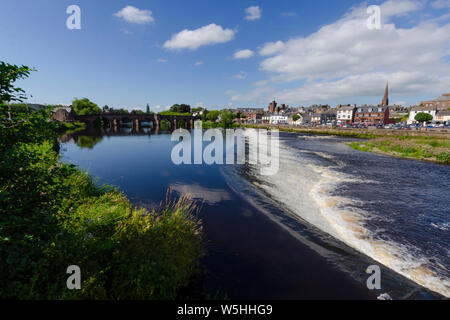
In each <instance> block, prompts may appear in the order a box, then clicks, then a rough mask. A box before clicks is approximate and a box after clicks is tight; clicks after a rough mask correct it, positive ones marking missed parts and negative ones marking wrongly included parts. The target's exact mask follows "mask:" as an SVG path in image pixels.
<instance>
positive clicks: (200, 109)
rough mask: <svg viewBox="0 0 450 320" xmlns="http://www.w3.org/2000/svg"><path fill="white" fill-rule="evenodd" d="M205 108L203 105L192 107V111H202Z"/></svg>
mask: <svg viewBox="0 0 450 320" xmlns="http://www.w3.org/2000/svg"><path fill="white" fill-rule="evenodd" d="M203 109H204V108H202V107H197V108H192V109H191V113H195V112H200V111H202V110H203Z"/></svg>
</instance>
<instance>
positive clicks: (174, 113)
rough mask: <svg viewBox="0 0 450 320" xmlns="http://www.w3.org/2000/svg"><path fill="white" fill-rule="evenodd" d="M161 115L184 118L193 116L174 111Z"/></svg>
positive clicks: (161, 113)
mask: <svg viewBox="0 0 450 320" xmlns="http://www.w3.org/2000/svg"><path fill="white" fill-rule="evenodd" d="M159 114H160V115H163V116H182V117H190V116H191V114H190V113H189V112H187V113H181V112H174V111H170V110H168V111H161V112H160V113H159Z"/></svg>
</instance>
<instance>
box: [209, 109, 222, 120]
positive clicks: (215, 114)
mask: <svg viewBox="0 0 450 320" xmlns="http://www.w3.org/2000/svg"><path fill="white" fill-rule="evenodd" d="M219 116H220V111H218V110H213V111H209V112H208V114H207V115H206V120H208V121H213V122H214V121H217V119H219Z"/></svg>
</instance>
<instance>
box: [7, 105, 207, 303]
mask: <svg viewBox="0 0 450 320" xmlns="http://www.w3.org/2000/svg"><path fill="white" fill-rule="evenodd" d="M49 115H50V114H49V111H48V112H47V113H46V112H38V113H32V114H29V115H28V116H25V115H18V116H17V117H15V118H13V119H12V120H4V119H5V118H2V120H1V122H0V137H2V140H0V141H1V143H0V148H1V153H0V261H1V262H2V263H1V264H0V283H1V284H2V285H1V286H0V298H2V299H5V298H12V299H174V298H176V297H177V294H178V292H179V290H180V288H182V287H183V286H186V285H187V284H188V283H189V281H190V279H191V277H192V275H193V274H194V273H195V271H196V270H197V266H198V261H199V258H200V257H201V255H202V239H201V229H200V226H199V223H198V221H197V220H196V218H195V217H194V215H193V214H194V212H195V208H194V207H193V205H192V203H191V202H190V201H189V199H187V198H181V199H180V200H179V201H178V202H177V203H168V204H167V205H166V206H165V207H164V208H163V209H162V210H161V211H160V212H155V211H153V212H148V211H147V210H145V209H142V208H134V207H133V206H132V205H131V203H130V202H129V201H128V199H127V198H126V197H125V196H124V195H123V194H121V193H119V192H118V191H117V190H115V189H113V188H111V187H103V188H99V187H97V186H96V184H95V182H94V181H92V179H91V178H90V177H89V175H87V174H86V173H83V172H80V171H79V170H78V169H77V168H76V167H75V166H72V165H68V164H65V163H61V162H59V156H58V153H57V152H56V151H55V150H54V149H55V148H54V137H55V136H56V131H57V126H55V124H54V123H53V122H52V121H49V119H50V118H49ZM10 130H12V131H14V132H16V135H12V134H11V132H10ZM24 132H26V133H27V134H23V133H24ZM3 137H9V140H4V139H3ZM69 265H78V266H80V268H81V279H82V286H81V288H82V289H81V290H68V289H67V288H66V279H67V277H68V275H67V274H66V269H67V267H68V266H69Z"/></svg>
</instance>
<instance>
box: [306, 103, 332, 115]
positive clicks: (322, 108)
mask: <svg viewBox="0 0 450 320" xmlns="http://www.w3.org/2000/svg"><path fill="white" fill-rule="evenodd" d="M309 108H310V109H312V110H313V112H314V113H324V112H327V111H328V110H330V109H331V107H330V106H329V105H327V104H325V105H323V104H321V105H313V106H311V107H309Z"/></svg>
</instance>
